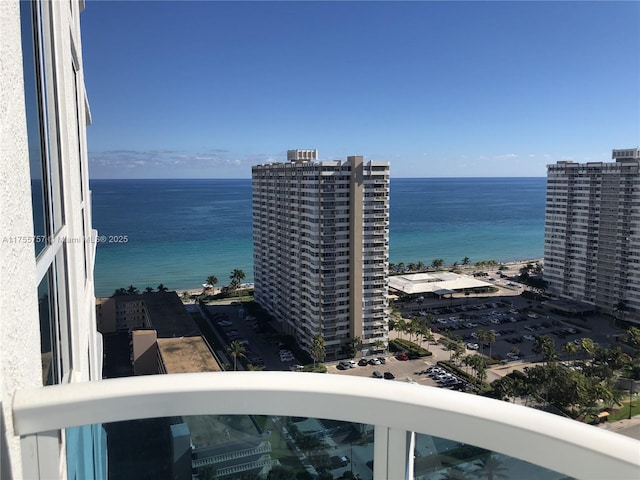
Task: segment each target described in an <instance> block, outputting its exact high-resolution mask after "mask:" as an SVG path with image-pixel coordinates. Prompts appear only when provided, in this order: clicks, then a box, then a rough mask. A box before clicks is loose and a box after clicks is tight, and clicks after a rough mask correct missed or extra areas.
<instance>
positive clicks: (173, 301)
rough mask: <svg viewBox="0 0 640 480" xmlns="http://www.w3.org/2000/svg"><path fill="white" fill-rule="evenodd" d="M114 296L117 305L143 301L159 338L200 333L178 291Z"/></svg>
mask: <svg viewBox="0 0 640 480" xmlns="http://www.w3.org/2000/svg"><path fill="white" fill-rule="evenodd" d="M113 298H115V300H116V305H121V304H123V303H128V302H139V301H143V302H144V304H145V308H146V310H147V314H148V315H149V319H150V320H151V324H152V328H153V329H154V330H156V331H157V332H158V338H174V337H182V336H184V337H190V336H194V335H200V330H199V329H198V326H197V325H196V323H195V322H194V321H193V319H192V318H191V316H190V315H189V314H188V313H187V311H186V310H185V308H184V304H183V303H182V301H181V300H180V298H178V294H177V293H176V292H151V293H141V294H138V295H120V296H115V297H113Z"/></svg>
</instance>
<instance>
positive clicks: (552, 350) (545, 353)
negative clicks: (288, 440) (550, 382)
mask: <svg viewBox="0 0 640 480" xmlns="http://www.w3.org/2000/svg"><path fill="white" fill-rule="evenodd" d="M531 351H532V352H533V353H537V354H540V355H542V361H543V362H545V363H549V362H553V361H555V360H557V358H558V353H557V352H556V346H555V343H554V342H553V339H552V338H551V337H550V336H549V335H540V336H539V337H538V338H536V339H535V341H534V342H533V346H532V347H531Z"/></svg>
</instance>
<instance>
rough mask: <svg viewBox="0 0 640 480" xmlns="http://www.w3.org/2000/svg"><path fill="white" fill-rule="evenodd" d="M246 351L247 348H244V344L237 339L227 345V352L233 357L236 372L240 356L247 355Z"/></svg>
mask: <svg viewBox="0 0 640 480" xmlns="http://www.w3.org/2000/svg"><path fill="white" fill-rule="evenodd" d="M246 351H247V350H246V349H245V348H244V345H242V344H241V343H240V342H238V341H237V340H234V341H233V342H231V343H230V344H229V346H228V347H227V353H228V354H229V355H231V356H232V357H233V371H234V372H235V371H236V370H237V369H238V357H240V358H244V357H245V355H244V353H245V352H246Z"/></svg>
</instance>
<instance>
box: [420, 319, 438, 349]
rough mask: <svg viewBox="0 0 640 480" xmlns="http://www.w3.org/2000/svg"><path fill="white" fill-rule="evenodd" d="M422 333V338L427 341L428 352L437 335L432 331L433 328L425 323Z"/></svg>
mask: <svg viewBox="0 0 640 480" xmlns="http://www.w3.org/2000/svg"><path fill="white" fill-rule="evenodd" d="M420 335H421V337H422V340H423V341H424V342H427V347H426V350H427V352H428V351H429V344H430V343H431V342H433V341H434V340H435V337H434V336H433V332H431V329H430V328H429V327H427V326H426V325H424V326H423V327H422V330H421V331H420Z"/></svg>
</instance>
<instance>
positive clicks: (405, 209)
mask: <svg viewBox="0 0 640 480" xmlns="http://www.w3.org/2000/svg"><path fill="white" fill-rule="evenodd" d="M91 189H92V192H93V196H92V199H93V223H94V228H96V229H97V230H98V233H99V235H103V236H105V237H106V240H107V241H106V242H103V243H100V244H99V245H98V248H97V258H96V266H95V285H96V294H97V295H98V296H101V295H110V294H111V293H112V292H113V291H114V290H115V289H116V288H119V287H126V286H128V285H131V284H133V285H135V286H137V287H138V288H139V289H141V290H142V289H144V288H145V287H147V286H151V287H156V286H157V285H158V284H160V283H163V284H164V285H166V286H168V287H169V288H171V289H178V290H180V289H186V288H197V287H199V286H200V285H201V284H202V283H203V282H204V281H205V279H206V278H207V277H208V276H209V275H215V276H216V277H218V280H219V283H220V284H226V283H228V280H229V274H230V273H231V271H232V270H233V269H234V268H240V269H242V270H244V272H245V274H246V276H247V278H246V281H252V279H253V258H252V257H253V252H252V237H251V222H252V213H251V180H250V179H241V180H92V181H91ZM390 198H391V200H390V203H391V208H390V219H391V221H390V242H389V243H390V261H391V262H393V263H398V262H404V263H409V262H418V261H422V262H424V263H427V264H429V263H431V261H432V260H433V259H435V258H442V259H444V260H445V261H446V262H447V263H453V262H455V261H458V262H460V261H461V260H462V258H463V257H465V256H467V257H469V258H470V259H471V260H472V261H473V262H476V261H479V260H497V261H510V260H522V259H533V258H540V257H542V253H543V236H544V202H545V179H544V178H417V179H408V178H407V179H401V178H398V179H392V180H391V197H390ZM124 236H126V237H127V242H126V243H122V242H121V241H122V240H124V238H123V237H124ZM112 237H113V238H112ZM110 239H111V240H119V241H120V242H113V243H109V240H110Z"/></svg>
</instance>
